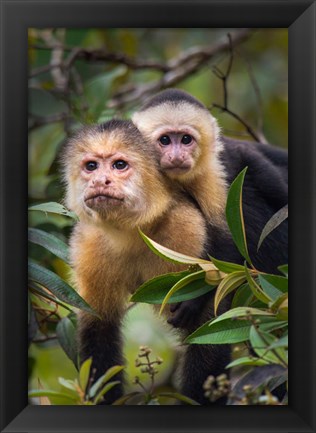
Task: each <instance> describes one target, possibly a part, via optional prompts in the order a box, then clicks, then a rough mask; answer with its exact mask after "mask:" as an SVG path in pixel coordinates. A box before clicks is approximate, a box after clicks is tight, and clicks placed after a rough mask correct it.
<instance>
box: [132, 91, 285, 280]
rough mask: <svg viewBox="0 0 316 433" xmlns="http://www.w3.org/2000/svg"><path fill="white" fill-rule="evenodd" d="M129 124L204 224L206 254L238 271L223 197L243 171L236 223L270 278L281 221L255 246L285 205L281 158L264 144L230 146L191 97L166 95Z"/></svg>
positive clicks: (280, 252)
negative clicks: (241, 218) (192, 202)
mask: <svg viewBox="0 0 316 433" xmlns="http://www.w3.org/2000/svg"><path fill="white" fill-rule="evenodd" d="M132 121H133V123H134V124H135V125H136V126H137V128H138V129H139V130H140V131H141V132H142V134H143V135H144V136H145V138H146V139H147V142H149V143H150V144H151V147H152V148H153V149H154V151H155V154H156V159H157V160H158V162H159V165H160V168H161V170H162V171H163V173H164V174H165V176H166V177H168V178H169V179H170V180H171V182H172V183H175V182H177V183H178V184H179V185H181V187H182V188H183V189H184V190H185V191H186V192H187V193H188V194H189V195H191V196H192V197H193V198H194V199H195V200H196V202H197V204H198V206H199V207H200V209H201V211H202V212H203V214H204V215H205V218H206V221H207V224H208V232H209V235H208V245H207V250H208V253H209V254H210V255H211V256H213V257H215V258H217V259H220V260H225V261H231V262H234V263H243V261H244V259H243V257H242V256H241V255H240V253H239V252H238V251H237V249H236V247H235V245H234V243H233V242H232V239H231V237H230V236H229V235H228V231H227V227H226V226H225V206H226V200H227V189H228V187H229V186H230V185H231V183H232V181H233V180H234V179H235V178H236V176H237V175H238V174H239V172H240V171H242V170H243V169H244V168H245V167H246V166H247V167H248V170H247V173H246V176H245V182H244V185H243V216H244V221H245V229H246V235H247V244H248V250H249V254H250V257H251V258H252V261H253V264H254V266H255V267H257V269H258V270H261V271H264V272H269V273H275V272H278V270H277V267H278V266H279V265H282V264H285V263H287V260H288V248H287V238H288V230H287V221H284V222H283V223H282V224H281V225H280V226H279V227H278V228H277V229H276V230H274V231H273V232H272V233H271V234H270V235H269V236H268V237H267V238H266V239H265V241H264V242H263V244H262V246H261V248H260V250H259V251H257V244H258V240H259V236H260V234H261V231H262V229H263V228H264V226H265V224H266V223H267V221H268V220H269V219H270V218H271V217H272V215H273V214H274V213H276V212H277V211H278V210H279V209H280V208H282V207H283V206H285V205H286V204H287V202H288V180H287V164H288V163H287V160H288V159H287V152H286V151H284V150H281V149H276V148H274V147H272V146H270V145H268V144H260V143H251V142H245V141H239V140H232V139H229V138H227V137H223V136H221V134H220V128H219V126H218V123H217V121H216V119H215V118H214V117H213V116H212V115H211V114H210V112H209V110H208V109H207V108H206V107H205V105H204V104H202V103H201V102H200V101H198V100H197V99H195V98H194V97H193V96H191V95H190V94H188V93H186V92H184V91H182V90H178V89H167V90H165V91H162V92H160V93H158V94H157V95H156V96H153V97H152V98H151V99H150V100H149V101H147V102H145V104H144V105H143V106H142V107H141V108H140V109H139V110H138V111H137V112H135V113H134V114H133V116H132Z"/></svg>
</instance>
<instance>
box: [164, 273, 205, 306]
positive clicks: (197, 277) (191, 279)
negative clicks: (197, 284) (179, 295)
mask: <svg viewBox="0 0 316 433" xmlns="http://www.w3.org/2000/svg"><path fill="white" fill-rule="evenodd" d="M204 275H205V273H204V271H198V272H193V273H192V274H189V275H187V276H185V277H183V278H182V279H181V280H180V281H178V282H177V283H176V284H175V285H174V286H173V287H172V288H171V289H170V290H169V292H168V293H167V295H166V297H165V298H164V300H163V301H162V304H161V308H160V311H159V314H161V313H162V311H163V309H164V307H165V306H166V304H167V302H168V301H169V299H170V298H171V296H172V295H173V294H175V293H176V292H177V291H178V290H180V289H181V288H182V287H184V286H186V285H187V284H189V283H192V282H194V281H196V280H200V279H201V278H203V277H204Z"/></svg>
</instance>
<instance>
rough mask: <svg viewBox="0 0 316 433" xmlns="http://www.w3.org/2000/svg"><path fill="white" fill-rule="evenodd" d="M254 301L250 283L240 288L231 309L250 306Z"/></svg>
mask: <svg viewBox="0 0 316 433" xmlns="http://www.w3.org/2000/svg"><path fill="white" fill-rule="evenodd" d="M252 299H253V294H252V291H251V289H250V287H249V284H248V283H245V284H243V285H242V286H240V287H239V288H238V289H237V290H236V293H235V295H234V297H233V300H232V304H231V308H236V307H245V306H247V305H249V304H250V302H251V300H252Z"/></svg>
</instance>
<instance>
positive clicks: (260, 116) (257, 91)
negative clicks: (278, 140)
mask: <svg viewBox="0 0 316 433" xmlns="http://www.w3.org/2000/svg"><path fill="white" fill-rule="evenodd" d="M238 54H239V56H240V57H241V58H242V59H243V60H244V62H245V63H246V67H247V72H248V75H249V78H250V81H251V84H252V87H253V89H254V92H255V95H256V99H257V105H256V107H257V118H258V121H257V129H258V135H259V136H260V141H261V142H262V143H265V144H267V143H268V141H267V139H266V137H265V136H264V133H263V101H262V96H261V92H260V88H259V85H258V82H257V80H256V77H255V74H254V72H253V68H252V65H251V63H250V60H249V59H248V57H247V56H246V55H245V54H244V53H241V51H240V50H238Z"/></svg>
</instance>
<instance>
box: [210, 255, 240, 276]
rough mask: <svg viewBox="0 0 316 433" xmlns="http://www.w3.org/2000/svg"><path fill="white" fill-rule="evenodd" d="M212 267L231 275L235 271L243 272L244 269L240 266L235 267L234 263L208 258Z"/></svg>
mask: <svg viewBox="0 0 316 433" xmlns="http://www.w3.org/2000/svg"><path fill="white" fill-rule="evenodd" d="M209 258H210V259H211V260H212V262H213V263H214V265H215V266H216V267H217V268H218V269H219V270H220V271H222V272H225V274H231V273H232V272H235V271H243V270H244V267H243V266H242V265H237V264H236V263H230V262H223V261H222V260H217V259H215V258H214V257H211V256H209Z"/></svg>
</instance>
